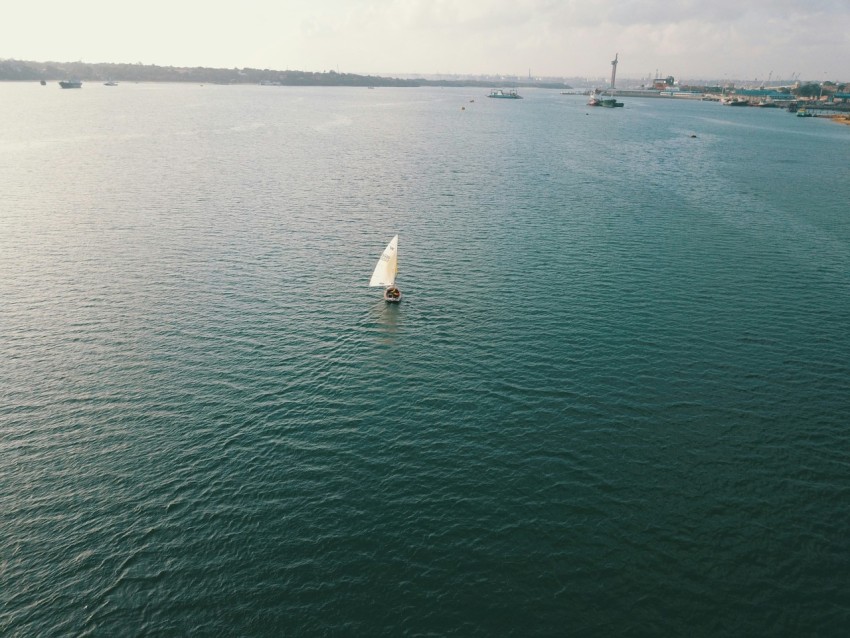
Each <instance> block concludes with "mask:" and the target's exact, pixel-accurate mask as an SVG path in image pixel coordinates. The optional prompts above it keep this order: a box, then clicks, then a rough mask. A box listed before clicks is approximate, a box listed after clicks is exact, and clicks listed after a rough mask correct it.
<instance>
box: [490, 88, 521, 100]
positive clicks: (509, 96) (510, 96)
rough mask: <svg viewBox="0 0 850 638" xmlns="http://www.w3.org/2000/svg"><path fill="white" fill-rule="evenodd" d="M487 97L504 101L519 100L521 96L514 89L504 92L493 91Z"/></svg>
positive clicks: (499, 90) (501, 90)
mask: <svg viewBox="0 0 850 638" xmlns="http://www.w3.org/2000/svg"><path fill="white" fill-rule="evenodd" d="M487 97H495V98H502V99H504V100H521V99H522V96H521V95H520V94H519V93H517V92H516V89H511V90H510V91H505V90H503V89H493V90H492V91H490V95H488V96H487Z"/></svg>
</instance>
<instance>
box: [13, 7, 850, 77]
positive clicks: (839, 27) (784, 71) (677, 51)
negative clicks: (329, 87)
mask: <svg viewBox="0 0 850 638" xmlns="http://www.w3.org/2000/svg"><path fill="white" fill-rule="evenodd" d="M848 50H850V2H848V1H847V0H818V2H815V3H805V2H799V0H712V1H711V2H707V1H706V0H594V1H593V2H588V1H587V0H581V1H579V0H465V1H463V2H460V1H459V0H312V1H308V0H288V1H287V2H279V0H275V1H272V0H241V1H240V2H238V3H232V4H224V3H207V2H200V1H199V0H184V1H182V2H165V1H164V0H148V1H147V2H145V3H139V4H132V5H128V4H126V3H123V4H120V5H119V4H118V3H114V2H106V1H104V0H79V1H78V2H74V3H68V2H59V1H58V0H46V1H45V2H41V3H38V4H34V3H26V4H24V3H16V4H15V5H14V8H11V9H6V10H5V14H4V20H3V21H2V22H0V57H6V58H19V59H31V60H78V59H82V60H87V61H92V62H103V61H116V62H135V61H142V62H145V63H155V64H166V65H169V64H170V65H176V66H223V67H234V66H238V67H243V66H253V67H260V68H281V69H284V68H292V69H304V70H312V71H315V70H319V71H321V70H326V69H331V68H340V69H341V70H344V71H351V72H359V73H405V72H423V73H427V72H454V73H510V74H525V73H527V71H528V69H531V70H532V72H533V73H534V74H536V75H549V76H574V75H579V76H595V77H603V76H606V75H607V74H608V71H609V68H610V67H609V62H610V60H611V58H612V57H613V55H614V53H618V52H619V53H620V67H619V73H620V75H621V77H623V78H626V77H643V76H646V75H648V74H654V72H655V71H656V69H658V70H659V71H660V70H661V69H664V71H665V72H666V73H669V74H673V75H676V76H682V77H686V78H688V77H689V78H697V77H700V78H722V77H738V78H753V77H762V78H763V77H766V76H767V74H768V73H770V72H771V71H773V72H774V73H775V76H790V74H791V73H792V72H799V73H801V76H802V77H804V78H805V77H808V78H812V79H823V76H824V75H826V76H828V77H832V78H834V79H841V74H842V73H844V74H847V73H848V72H847V70H846V63H845V59H846V56H847V52H848ZM845 79H846V78H845Z"/></svg>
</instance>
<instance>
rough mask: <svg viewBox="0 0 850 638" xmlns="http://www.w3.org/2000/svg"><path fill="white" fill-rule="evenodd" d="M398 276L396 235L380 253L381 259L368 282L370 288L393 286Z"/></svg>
mask: <svg viewBox="0 0 850 638" xmlns="http://www.w3.org/2000/svg"><path fill="white" fill-rule="evenodd" d="M397 274H398V235H396V236H395V237H393V238H392V239H391V240H390V243H389V244H387V247H386V248H384V252H383V253H381V258H380V259H379V260H378V265H377V266H375V272H373V273H372V279H371V280H370V281H369V285H370V286H393V285H395V276H396V275H397Z"/></svg>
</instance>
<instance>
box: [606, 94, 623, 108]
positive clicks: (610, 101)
mask: <svg viewBox="0 0 850 638" xmlns="http://www.w3.org/2000/svg"><path fill="white" fill-rule="evenodd" d="M602 106H604V107H607V108H609V109H613V108H614V107H617V106H623V103H622V102H618V101H617V100H616V99H614V98H613V97H609V98H605V99H604V100H602Z"/></svg>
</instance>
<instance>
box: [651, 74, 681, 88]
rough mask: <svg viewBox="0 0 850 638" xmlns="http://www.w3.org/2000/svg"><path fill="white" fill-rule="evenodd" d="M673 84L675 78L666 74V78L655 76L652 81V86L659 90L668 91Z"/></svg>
mask: <svg viewBox="0 0 850 638" xmlns="http://www.w3.org/2000/svg"><path fill="white" fill-rule="evenodd" d="M674 84H676V79H675V78H674V77H673V76H672V75H668V76H667V77H666V78H655V79H654V80H653V81H652V88H653V89H657V90H659V91H669V90H670V88H671V87H672V86H673V85H674Z"/></svg>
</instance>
